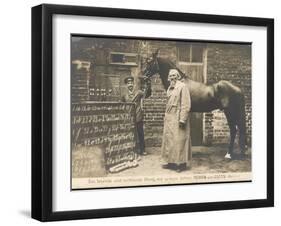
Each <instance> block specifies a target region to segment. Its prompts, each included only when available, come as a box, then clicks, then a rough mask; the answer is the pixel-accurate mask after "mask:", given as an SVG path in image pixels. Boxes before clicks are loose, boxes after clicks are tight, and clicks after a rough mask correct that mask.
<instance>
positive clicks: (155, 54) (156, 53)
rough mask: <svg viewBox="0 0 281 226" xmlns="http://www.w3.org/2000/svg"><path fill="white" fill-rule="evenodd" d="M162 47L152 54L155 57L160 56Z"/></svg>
mask: <svg viewBox="0 0 281 226" xmlns="http://www.w3.org/2000/svg"><path fill="white" fill-rule="evenodd" d="M159 50H160V49H156V51H155V53H153V54H152V56H153V58H156V57H157V56H158V53H159Z"/></svg>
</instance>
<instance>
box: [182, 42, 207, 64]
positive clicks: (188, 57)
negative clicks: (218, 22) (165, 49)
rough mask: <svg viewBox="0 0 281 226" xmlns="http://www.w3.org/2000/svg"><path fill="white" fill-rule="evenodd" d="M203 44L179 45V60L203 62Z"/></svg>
mask: <svg viewBox="0 0 281 226" xmlns="http://www.w3.org/2000/svg"><path fill="white" fill-rule="evenodd" d="M203 50H204V46H203V45H202V44H180V45H178V54H179V56H178V57H179V61H180V62H186V63H203Z"/></svg>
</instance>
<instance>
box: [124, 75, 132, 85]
mask: <svg viewBox="0 0 281 226" xmlns="http://www.w3.org/2000/svg"><path fill="white" fill-rule="evenodd" d="M133 81H134V77H132V76H129V77H127V78H125V79H124V82H125V84H127V83H128V82H133Z"/></svg>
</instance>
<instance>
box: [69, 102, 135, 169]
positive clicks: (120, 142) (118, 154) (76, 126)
mask: <svg viewBox="0 0 281 226" xmlns="http://www.w3.org/2000/svg"><path fill="white" fill-rule="evenodd" d="M71 120H72V121H71V131H72V149H73V150H74V149H77V147H95V146H99V147H103V150H104V157H105V165H106V167H107V168H109V167H111V166H114V165H117V164H119V163H122V162H126V161H131V160H134V158H135V154H134V153H135V147H136V133H135V105H134V104H133V103H122V102H84V103H73V104H72V116H71Z"/></svg>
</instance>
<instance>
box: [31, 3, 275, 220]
mask: <svg viewBox="0 0 281 226" xmlns="http://www.w3.org/2000/svg"><path fill="white" fill-rule="evenodd" d="M273 87H274V21H273V19H268V18H251V17H235V16H218V15H202V14H188V13H176V12H160V11H143V10H132V9H113V8H96V7H82V6H64V5H46V4H43V5H39V6H35V7H33V8H32V217H33V218H35V219H38V220H40V221H54V220H70V219H85V218H102V217H121V216H134V215H148V214H166V213H179V212H192V211H209V210H223V209H225V210H226V209H238V208H240V209H241V208H256V207H270V206H273V205H274V159H273V157H274V136H273V135H274V119H273V118H274V117H273V116H274V115H273V114H274V113H273V112H274V110H273V109H274V90H273Z"/></svg>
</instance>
